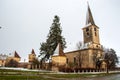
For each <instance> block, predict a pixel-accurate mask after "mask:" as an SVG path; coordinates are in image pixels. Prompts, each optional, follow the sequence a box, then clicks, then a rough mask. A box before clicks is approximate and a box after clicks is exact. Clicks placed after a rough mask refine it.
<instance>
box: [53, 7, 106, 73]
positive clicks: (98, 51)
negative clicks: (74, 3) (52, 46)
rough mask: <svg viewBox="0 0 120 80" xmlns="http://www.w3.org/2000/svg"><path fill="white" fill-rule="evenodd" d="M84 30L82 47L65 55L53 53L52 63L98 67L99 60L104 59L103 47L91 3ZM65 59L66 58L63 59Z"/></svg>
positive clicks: (82, 67)
mask: <svg viewBox="0 0 120 80" xmlns="http://www.w3.org/2000/svg"><path fill="white" fill-rule="evenodd" d="M82 30H83V39H84V40H83V43H84V44H83V45H82V46H81V48H80V49H79V50H76V51H71V52H67V53H64V57H63V55H57V56H54V55H53V57H52V60H53V61H52V64H54V65H55V63H56V65H58V67H60V66H59V64H60V65H61V63H62V66H64V67H71V68H81V69H86V70H87V69H96V68H97V62H98V61H100V60H102V59H103V48H102V45H101V44H100V39H99V27H98V26H97V25H96V24H95V22H94V19H93V16H92V13H91V9H90V7H89V5H88V9H87V15H86V25H85V27H83V28H82ZM56 49H57V48H56ZM59 50H60V49H59ZM60 51H62V50H60ZM60 53H61V52H58V54H60ZM62 53H63V51H62ZM63 59H65V60H64V61H63ZM59 61H60V62H59ZM100 66H101V67H104V66H105V65H104V64H103V65H102V64H101V65H100ZM58 71H59V68H58Z"/></svg>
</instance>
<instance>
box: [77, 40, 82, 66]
mask: <svg viewBox="0 0 120 80" xmlns="http://www.w3.org/2000/svg"><path fill="white" fill-rule="evenodd" d="M76 46H77V49H78V50H79V51H78V52H79V54H78V55H77V56H76V58H77V66H78V67H80V68H81V63H82V56H81V51H80V50H81V49H82V46H83V44H82V41H79V42H78V43H77V44H76Z"/></svg>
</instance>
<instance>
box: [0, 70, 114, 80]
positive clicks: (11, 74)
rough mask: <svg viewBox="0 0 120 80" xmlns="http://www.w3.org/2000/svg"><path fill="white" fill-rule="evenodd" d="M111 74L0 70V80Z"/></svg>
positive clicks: (62, 79) (51, 79) (58, 79)
mask: <svg viewBox="0 0 120 80" xmlns="http://www.w3.org/2000/svg"><path fill="white" fill-rule="evenodd" d="M110 75H112V74H105V73H102V74H75V73H56V72H44V71H40V72H39V71H21V70H8V69H0V80H66V79H67V80H68V79H73V78H76V79H77V78H82V79H84V78H89V77H100V76H110Z"/></svg>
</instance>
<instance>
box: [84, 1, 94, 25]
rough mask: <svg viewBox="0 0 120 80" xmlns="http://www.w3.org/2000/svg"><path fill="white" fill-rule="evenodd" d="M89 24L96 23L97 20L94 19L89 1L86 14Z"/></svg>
mask: <svg viewBox="0 0 120 80" xmlns="http://www.w3.org/2000/svg"><path fill="white" fill-rule="evenodd" d="M87 3H88V2H87ZM88 24H92V25H95V22H94V20H93V16H92V13H91V10H90V7H89V3H88V10H87V16H86V25H88Z"/></svg>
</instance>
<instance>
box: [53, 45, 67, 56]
mask: <svg viewBox="0 0 120 80" xmlns="http://www.w3.org/2000/svg"><path fill="white" fill-rule="evenodd" d="M53 56H65V54H64V52H63V49H62V47H61V44H60V43H58V45H57V47H56V49H55V51H54V55H53Z"/></svg>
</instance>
